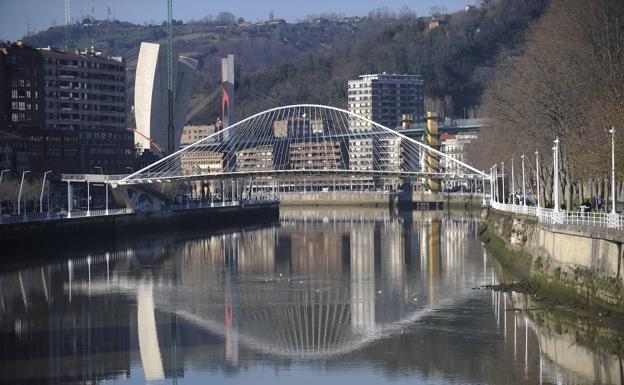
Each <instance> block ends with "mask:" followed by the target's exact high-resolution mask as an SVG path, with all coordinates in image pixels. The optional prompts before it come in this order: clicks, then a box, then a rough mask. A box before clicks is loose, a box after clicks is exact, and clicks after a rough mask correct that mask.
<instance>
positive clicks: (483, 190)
mask: <svg viewBox="0 0 624 385" xmlns="http://www.w3.org/2000/svg"><path fill="white" fill-rule="evenodd" d="M481 205H483V206H485V170H483V173H482V174H481Z"/></svg>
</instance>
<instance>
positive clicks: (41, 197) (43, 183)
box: [39, 171, 52, 213]
mask: <svg viewBox="0 0 624 385" xmlns="http://www.w3.org/2000/svg"><path fill="white" fill-rule="evenodd" d="M51 172H52V171H46V172H44V173H43V181H42V182H41V194H39V213H43V190H44V189H45V182H46V176H47V175H48V174H49V173H51ZM48 206H49V204H48ZM49 210H50V208H49V207H48V211H49Z"/></svg>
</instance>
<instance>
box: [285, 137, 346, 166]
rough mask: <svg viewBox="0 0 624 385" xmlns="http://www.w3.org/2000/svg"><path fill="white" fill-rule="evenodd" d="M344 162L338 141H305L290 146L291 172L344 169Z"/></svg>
mask: <svg viewBox="0 0 624 385" xmlns="http://www.w3.org/2000/svg"><path fill="white" fill-rule="evenodd" d="M343 164H344V160H343V156H342V151H341V148H340V142H338V141H333V140H332V141H327V140H325V141H321V142H316V141H306V142H296V143H291V144H290V169H291V170H336V169H344V166H343Z"/></svg>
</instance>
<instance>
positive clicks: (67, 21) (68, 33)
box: [65, 0, 71, 51]
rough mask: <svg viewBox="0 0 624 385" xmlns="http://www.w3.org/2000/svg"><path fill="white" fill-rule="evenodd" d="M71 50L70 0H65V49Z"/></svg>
mask: <svg viewBox="0 0 624 385" xmlns="http://www.w3.org/2000/svg"><path fill="white" fill-rule="evenodd" d="M70 50H71V0H65V51H70Z"/></svg>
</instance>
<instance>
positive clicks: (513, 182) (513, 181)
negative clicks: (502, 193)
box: [511, 158, 516, 206]
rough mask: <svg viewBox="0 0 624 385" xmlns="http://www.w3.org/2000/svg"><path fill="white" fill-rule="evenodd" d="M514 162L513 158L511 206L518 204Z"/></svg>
mask: <svg viewBox="0 0 624 385" xmlns="http://www.w3.org/2000/svg"><path fill="white" fill-rule="evenodd" d="M514 176H515V174H514V160H513V158H511V205H512V206H514V205H515V204H516V181H515V178H514Z"/></svg>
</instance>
